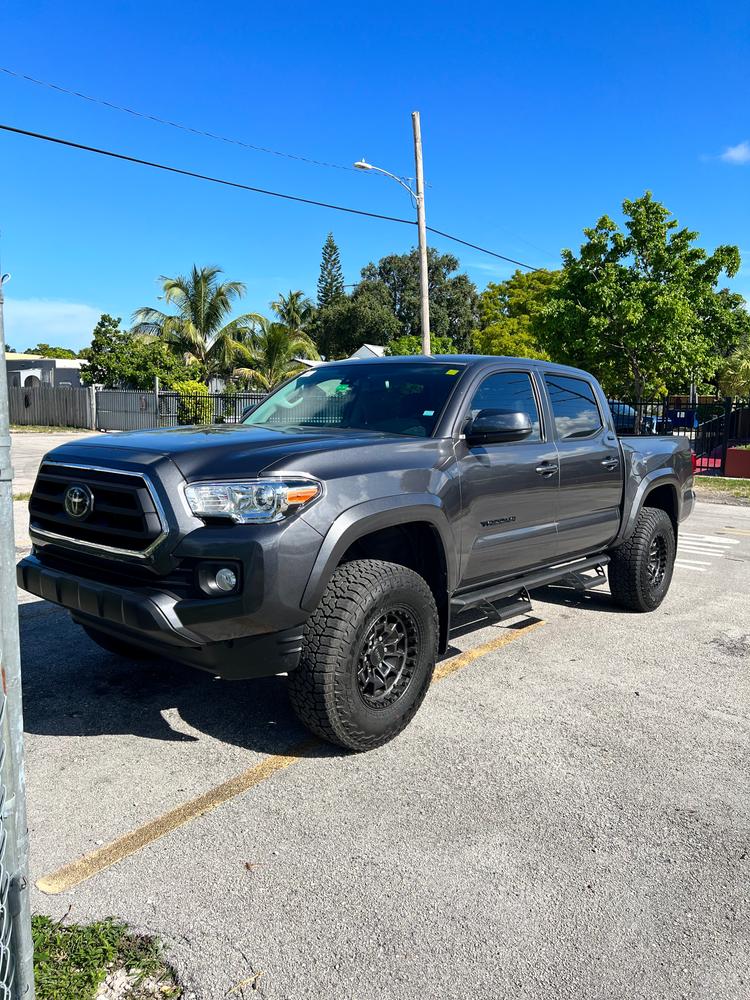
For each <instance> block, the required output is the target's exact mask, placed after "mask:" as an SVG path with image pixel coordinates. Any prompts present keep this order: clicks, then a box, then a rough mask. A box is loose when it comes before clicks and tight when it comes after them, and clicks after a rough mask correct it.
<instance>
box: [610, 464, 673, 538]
mask: <svg viewBox="0 0 750 1000" xmlns="http://www.w3.org/2000/svg"><path fill="white" fill-rule="evenodd" d="M659 486H672V487H673V488H674V491H675V497H676V501H677V503H676V507H677V521H678V523H679V520H680V481H679V479H678V478H677V476H676V475H675V473H674V472H673V470H672V469H654V470H653V471H652V472H649V473H648V474H647V475H645V476H644V477H643V479H642V480H641V481H640V483H639V484H638V488H637V489H636V491H635V495H634V496H633V499H632V501H631V503H630V510H625V511H624V512H623V519H622V528H621V529H620V535H619V537H618V539H617V541H618V543H619V542H624V541H625V540H626V539H627V538H629V537H630V536H631V535H632V534H633V531H634V530H635V523H636V521H637V520H638V515H639V514H640V512H641V511H642V510H643V507H644V506H645V501H646V498H647V497H648V495H649V493H652V492H653V491H654V490H655V489H656V488H657V487H659Z"/></svg>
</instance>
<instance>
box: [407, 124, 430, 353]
mask: <svg viewBox="0 0 750 1000" xmlns="http://www.w3.org/2000/svg"><path fill="white" fill-rule="evenodd" d="M411 124H412V128H413V130H414V163H415V165H416V173H417V197H416V202H417V231H418V233H419V293H420V295H419V299H420V313H421V317H422V354H431V353H432V351H431V346H430V282H429V274H428V271H427V224H426V222H425V215H424V170H423V167H422V126H421V124H420V121H419V112H418V111H412V113H411Z"/></svg>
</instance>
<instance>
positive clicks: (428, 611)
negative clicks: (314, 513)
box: [289, 559, 438, 750]
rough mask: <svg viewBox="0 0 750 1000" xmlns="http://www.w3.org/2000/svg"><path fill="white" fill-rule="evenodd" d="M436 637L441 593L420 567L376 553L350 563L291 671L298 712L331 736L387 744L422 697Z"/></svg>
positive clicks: (313, 620)
mask: <svg viewBox="0 0 750 1000" xmlns="http://www.w3.org/2000/svg"><path fill="white" fill-rule="evenodd" d="M437 640H438V615H437V609H436V607H435V599H434V597H433V595H432V591H431V590H430V588H429V587H428V586H427V583H426V582H425V580H424V579H423V578H422V577H421V576H420V575H419V574H418V573H415V572H414V571H413V570H410V569H407V568H406V567H405V566H399V565H397V564H395V563H389V562H382V561H381V560H378V559H357V560H354V561H352V562H348V563H344V564H342V565H341V566H339V567H338V568H337V569H336V571H335V573H334V574H333V576H332V577H331V581H330V583H329V584H328V586H327V587H326V590H325V592H324V594H323V597H322V598H321V600H320V604H319V605H318V607H317V608H316V610H315V612H314V613H313V614H312V615H311V616H310V618H309V619H308V621H307V625H306V627H305V634H304V639H303V645H302V656H301V659H300V663H299V666H298V667H297V669H296V670H294V671H292V672H291V673H290V674H289V696H290V700H291V703H292V706H293V708H294V711H295V712H296V714H297V716H298V717H299V719H300V721H301V722H303V723H304V724H305V725H306V726H307V727H308V728H309V729H311V730H312V732H313V733H315V735H316V736H320V737H321V738H322V739H324V740H327V741H328V742H330V743H335V744H337V745H338V746H342V747H346V748H347V749H350V750H371V749H373V748H374V747H379V746H382V744H384V743H387V742H388V741H389V740H392V739H393V737H394V736H397V735H398V734H399V733H400V732H401V731H402V730H403V729H404V728H405V727H406V726H407V725H408V724H409V722H411V720H412V719H413V717H414V715H415V714H416V712H417V709H418V708H419V706H420V705H421V704H422V701H423V699H424V696H425V694H426V693H427V689H428V687H429V686H430V681H431V679H432V673H433V670H434V668H435V658H436V656H437ZM401 663H403V664H404V666H403V667H402V668H401V670H400V673H399V672H398V671H399V664H401ZM384 678H385V679H384ZM389 684H392V686H391V687H390V689H389V687H388V685H389Z"/></svg>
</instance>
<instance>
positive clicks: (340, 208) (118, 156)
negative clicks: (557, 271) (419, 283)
mask: <svg viewBox="0 0 750 1000" xmlns="http://www.w3.org/2000/svg"><path fill="white" fill-rule="evenodd" d="M0 130H2V131H3V132H12V133H14V134H15V135H25V136H27V137H29V138H31V139H41V140H42V141H44V142H52V143H55V144H56V145H58V146H66V147H68V148H70V149H81V150H83V151H84V152H87V153H96V154H98V155H99V156H109V157H111V158H112V159H114V160H124V161H126V162H127V163H138V164H140V165H141V166H143V167H153V168H154V169H155V170H165V171H166V172H167V173H170V174H180V175H181V176H183V177H193V178H195V179H196V180H200V181H210V182H211V183H212V184H221V185H223V186H224V187H231V188H238V189H239V190H241V191H252V192H253V193H254V194H265V195H269V196H270V197H272V198H282V199H283V200H284V201H295V202H300V203H301V204H303V205H314V206H316V207H317V208H328V209H331V210H332V211H335V212H347V213H348V214H349V215H362V216H365V217H366V218H369V219H382V220H383V221H384V222H398V223H400V224H402V225H406V226H416V224H417V223H416V221H415V220H414V219H401V218H399V217H398V216H395V215H382V214H381V213H379V212H367V211H365V210H364V209H362V208H349V207H348V206H346V205H334V204H332V203H331V202H327V201H317V200H316V199H314V198H303V197H302V196H300V195H296V194H286V193H284V192H282V191H270V190H269V189H268V188H261V187H254V186H253V185H251V184H241V183H240V182H239V181H230V180H226V179H224V178H221V177H212V176H211V175H210V174H201V173H198V172H196V171H194V170H186V169H184V168H183V167H172V166H169V165H168V164H165V163H156V162H154V161H153V160H142V159H140V157H137V156H128V155H127V154H126V153H116V152H114V151H113V150H111V149H100V148H98V147H97V146H87V145H85V144H84V143H80V142H73V141H72V140H70V139H61V138H59V137H58V136H54V135H45V134H44V133H42V132H30V131H28V130H27V129H23V128H15V127H14V126H12V125H2V124H0ZM427 229H428V231H429V232H431V233H434V234H435V235H436V236H442V237H443V238H444V239H446V240H452V241H453V242H454V243H461V244H462V245H463V246H467V247H471V248H472V249H473V250H479V251H480V252H481V253H486V254H488V255H489V256H490V257H496V258H497V259H498V260H504V261H507V262H508V263H509V264H517V265H518V266H519V267H525V268H527V269H528V270H529V271H537V270H539V269H538V268H536V267H533V266H532V265H531V264H524V263H523V261H520V260H514V258H513V257H506V256H505V255H504V254H501V253H496V252H495V251H494V250H488V249H487V248H486V247H481V246H478V245H477V244H476V243H469V242H468V241H467V240H462V239H461V238H460V237H458V236H452V235H451V234H450V233H444V232H442V230H440V229H434V228H433V227H432V226H427Z"/></svg>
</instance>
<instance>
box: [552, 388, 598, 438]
mask: <svg viewBox="0 0 750 1000" xmlns="http://www.w3.org/2000/svg"><path fill="white" fill-rule="evenodd" d="M544 382H545V385H546V386H547V392H548V393H549V399H550V404H551V405H552V415H553V417H554V420H555V429H556V431H557V437H558V439H559V440H561V441H567V440H570V439H573V438H587V437H592V436H593V435H594V434H597V433H598V432H599V431H600V430H601V429H602V428H603V427H604V421H603V420H602V415H601V411H600V409H599V404H598V403H597V401H596V396H595V395H594V389H593V386H592V385H591V384H590V383H589V382H587V381H586V380H585V379H582V378H575V377H574V376H571V375H556V374H545V376H544Z"/></svg>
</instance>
